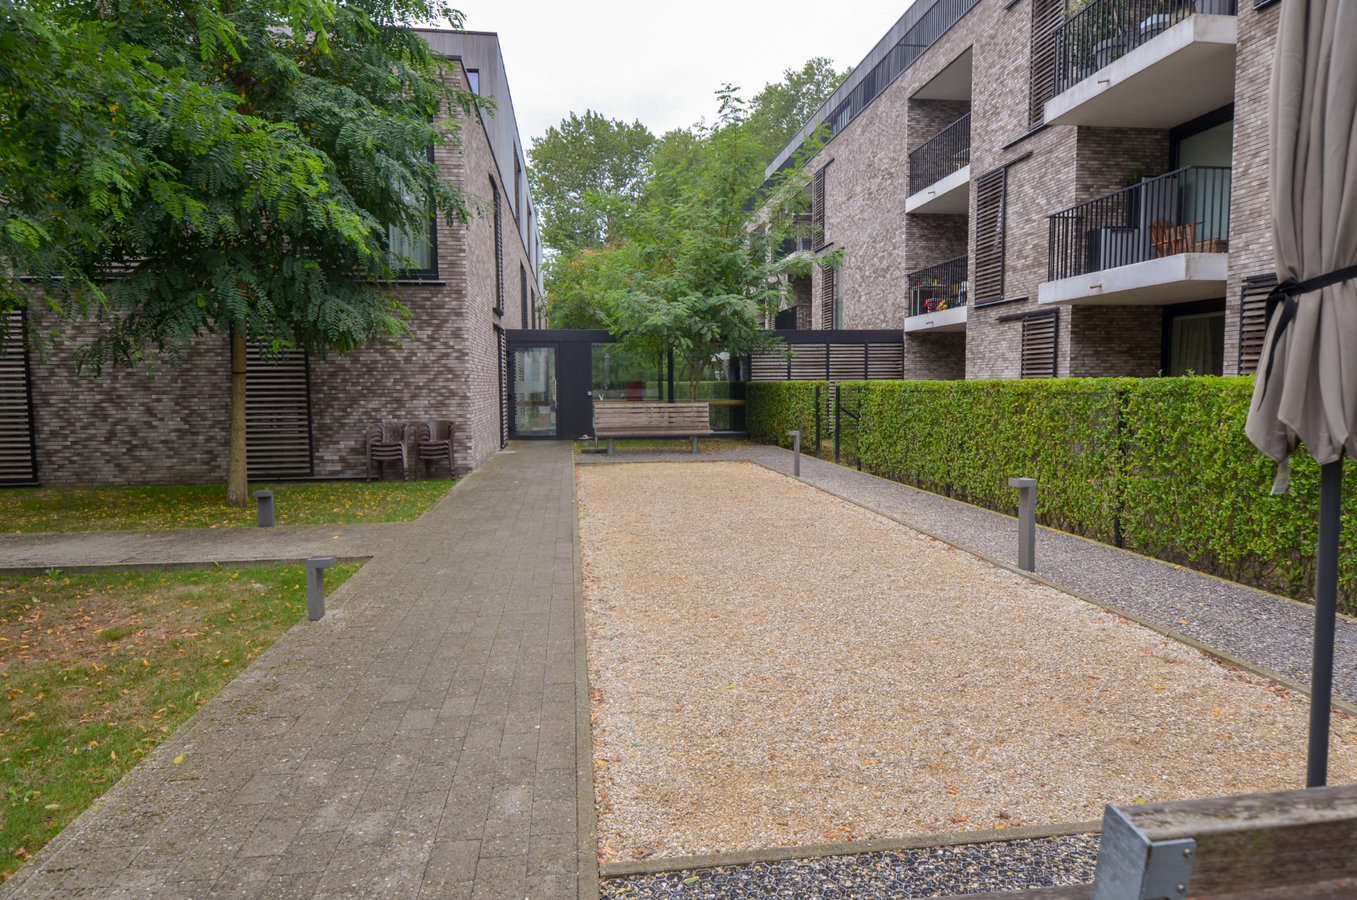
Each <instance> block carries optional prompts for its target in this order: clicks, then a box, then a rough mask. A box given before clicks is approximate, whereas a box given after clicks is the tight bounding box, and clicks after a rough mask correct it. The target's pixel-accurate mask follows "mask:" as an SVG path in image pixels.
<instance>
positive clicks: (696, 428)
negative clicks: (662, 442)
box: [594, 400, 712, 456]
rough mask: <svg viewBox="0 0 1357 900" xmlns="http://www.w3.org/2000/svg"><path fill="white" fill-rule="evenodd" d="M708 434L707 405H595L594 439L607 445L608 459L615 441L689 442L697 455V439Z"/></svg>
mask: <svg viewBox="0 0 1357 900" xmlns="http://www.w3.org/2000/svg"><path fill="white" fill-rule="evenodd" d="M711 434H712V430H711V407H710V405H709V404H707V403H706V402H702V403H655V402H649V401H644V400H641V401H637V400H595V401H594V439H595V440H598V439H599V438H605V439H606V440H607V441H608V455H609V456H612V455H613V441H615V440H617V439H618V438H682V437H686V438H692V439H693V452H694V453H696V452H697V439H698V438H700V437H708V436H710V435H711Z"/></svg>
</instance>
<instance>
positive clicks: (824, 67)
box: [749, 56, 853, 165]
mask: <svg viewBox="0 0 1357 900" xmlns="http://www.w3.org/2000/svg"><path fill="white" fill-rule="evenodd" d="M852 71H853V69H852V67H851V66H850V67H848V68H847V69H844V70H843V71H842V72H837V71H835V70H834V61H833V60H832V59H828V58H827V57H823V56H816V57H812V58H811V59H808V60H806V64H805V65H804V66H802V67H801V68H800V69H788V70H787V71H785V72H783V73H782V76H783V78H782V81H778V82H775V83H773V84H767V85H764V87H763V90H761V91H759V92H758V93H757V94H755V95H754V101H753V107H754V112H753V114H752V115H751V116H750V117H749V128H750V130H751V131H753V132H754V134H755V136H756V137H757V138H758V140H759V142H760V143H761V144H762V145H763V162H764V164H765V165H767V164H768V163H771V162H772V161H773V160H774V159H775V158H776V157H777V155H778V154H779V153H780V152H782V148H783V147H785V146H787V143H788V142H789V141H791V139H792V138H793V137H795V136H796V133H797V132H798V131H800V130H801V126H802V125H804V124H806V123H807V122H809V121H810V117H811V116H812V115H814V114H815V111H816V110H818V109H819V108H820V106H821V105H822V104H823V103H824V102H825V101H826V100H828V99H829V95H830V94H832V93H834V90H835V88H837V87H838V86H839V85H840V84H842V83H843V80H844V79H845V78H847V77H848V76H849V74H850V73H851V72H852Z"/></svg>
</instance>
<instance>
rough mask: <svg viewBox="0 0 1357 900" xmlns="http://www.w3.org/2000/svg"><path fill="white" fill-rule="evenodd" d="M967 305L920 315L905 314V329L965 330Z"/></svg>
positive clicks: (908, 330) (910, 330)
mask: <svg viewBox="0 0 1357 900" xmlns="http://www.w3.org/2000/svg"><path fill="white" fill-rule="evenodd" d="M969 309H970V307H969V306H958V307H955V308H953V309H944V310H943V311H942V312H934V313H924V314H923V315H921V316H907V317H906V318H905V331H906V332H912V331H965V330H966V312H967V310H969Z"/></svg>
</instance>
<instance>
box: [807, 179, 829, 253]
mask: <svg viewBox="0 0 1357 900" xmlns="http://www.w3.org/2000/svg"><path fill="white" fill-rule="evenodd" d="M828 167H829V166H828V164H827V163H826V164H825V165H824V166H822V167H821V168H820V170H819V171H818V172H816V173H815V179H814V180H813V181H812V182H811V188H810V245H811V248H812V249H815V250H819V249H820V248H821V247H823V246H824V245H825V169H826V168H828Z"/></svg>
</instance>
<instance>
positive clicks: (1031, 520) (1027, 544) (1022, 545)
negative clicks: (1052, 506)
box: [1008, 478, 1037, 572]
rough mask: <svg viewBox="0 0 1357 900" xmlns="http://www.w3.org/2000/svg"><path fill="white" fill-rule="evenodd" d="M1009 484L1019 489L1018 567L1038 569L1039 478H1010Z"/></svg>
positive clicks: (1027, 569) (1030, 570)
mask: <svg viewBox="0 0 1357 900" xmlns="http://www.w3.org/2000/svg"><path fill="white" fill-rule="evenodd" d="M1008 486H1009V487H1015V488H1017V489H1018V568H1019V569H1022V570H1023V571H1025V572H1035V571H1036V570H1037V480H1036V479H1035V478H1010V479H1008Z"/></svg>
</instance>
